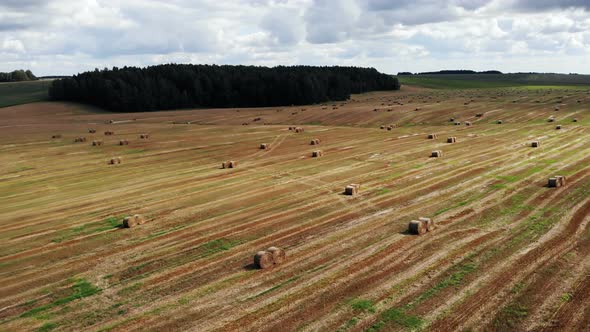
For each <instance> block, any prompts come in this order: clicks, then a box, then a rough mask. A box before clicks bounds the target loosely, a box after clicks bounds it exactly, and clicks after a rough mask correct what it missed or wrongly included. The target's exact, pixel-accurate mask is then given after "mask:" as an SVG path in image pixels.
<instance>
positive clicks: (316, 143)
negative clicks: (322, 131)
mask: <svg viewBox="0 0 590 332" xmlns="http://www.w3.org/2000/svg"><path fill="white" fill-rule="evenodd" d="M319 144H320V139H319V138H314V139H312V140H311V142H310V145H319Z"/></svg>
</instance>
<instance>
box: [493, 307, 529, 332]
mask: <svg viewBox="0 0 590 332" xmlns="http://www.w3.org/2000/svg"><path fill="white" fill-rule="evenodd" d="M528 314H529V312H528V308H527V307H526V306H524V305H522V304H520V303H511V304H509V305H507V306H505V307H504V308H502V310H501V311H500V313H499V314H498V317H496V318H495V319H494V326H495V327H496V328H498V329H499V330H500V331H508V330H513V329H514V328H515V327H516V325H517V324H518V323H519V322H520V321H521V320H522V319H523V318H525V317H527V316H528Z"/></svg>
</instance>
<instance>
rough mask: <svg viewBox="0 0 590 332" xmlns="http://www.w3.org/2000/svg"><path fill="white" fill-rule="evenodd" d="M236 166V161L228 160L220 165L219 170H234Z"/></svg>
mask: <svg viewBox="0 0 590 332" xmlns="http://www.w3.org/2000/svg"><path fill="white" fill-rule="evenodd" d="M237 166H238V162H237V161H233V160H228V161H226V162H223V163H221V168H235V167H237Z"/></svg>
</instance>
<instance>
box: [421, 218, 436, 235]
mask: <svg viewBox="0 0 590 332" xmlns="http://www.w3.org/2000/svg"><path fill="white" fill-rule="evenodd" d="M418 220H419V221H421V222H422V223H423V224H424V226H425V227H426V230H427V231H428V232H432V231H433V230H434V220H432V219H431V218H424V217H420V218H418Z"/></svg>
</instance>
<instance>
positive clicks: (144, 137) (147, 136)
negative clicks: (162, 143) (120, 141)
mask: <svg viewBox="0 0 590 332" xmlns="http://www.w3.org/2000/svg"><path fill="white" fill-rule="evenodd" d="M139 138H140V139H148V138H150V134H140V135H139Z"/></svg>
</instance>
